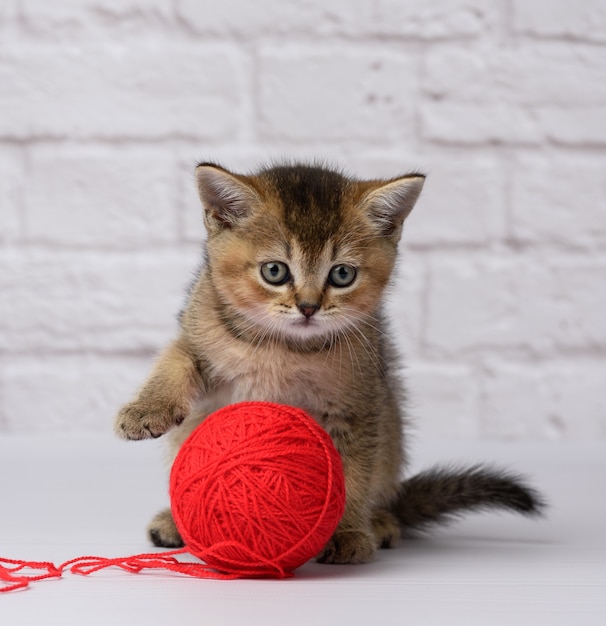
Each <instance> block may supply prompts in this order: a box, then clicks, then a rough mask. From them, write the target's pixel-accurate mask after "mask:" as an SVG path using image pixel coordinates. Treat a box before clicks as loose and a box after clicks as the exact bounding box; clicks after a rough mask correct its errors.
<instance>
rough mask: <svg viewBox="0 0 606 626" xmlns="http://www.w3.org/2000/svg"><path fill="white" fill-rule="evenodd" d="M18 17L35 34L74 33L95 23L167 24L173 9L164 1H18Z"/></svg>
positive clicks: (88, 30) (88, 28) (85, 29)
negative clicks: (48, 31)
mask: <svg viewBox="0 0 606 626" xmlns="http://www.w3.org/2000/svg"><path fill="white" fill-rule="evenodd" d="M21 14H22V15H23V18H24V19H25V20H26V22H27V23H28V26H30V27H33V28H34V29H35V30H37V31H39V30H42V29H44V28H45V27H46V28H49V29H50V28H52V29H53V30H55V31H56V29H57V28H65V27H69V28H70V29H71V30H72V31H74V32H75V31H76V29H77V30H78V31H79V32H82V31H83V30H84V31H87V32H90V29H91V26H92V25H95V23H96V25H103V24H105V23H107V24H111V25H112V26H114V27H116V26H118V25H119V24H120V22H124V21H130V22H134V21H136V20H137V19H138V20H141V21H143V22H144V23H147V24H149V20H151V19H153V18H162V19H164V20H167V21H168V20H169V19H170V18H171V16H172V14H173V9H172V7H171V3H169V2H166V1H165V0H61V2H55V3H53V4H52V5H51V4H49V3H48V2H45V0H21ZM145 20H147V21H145Z"/></svg>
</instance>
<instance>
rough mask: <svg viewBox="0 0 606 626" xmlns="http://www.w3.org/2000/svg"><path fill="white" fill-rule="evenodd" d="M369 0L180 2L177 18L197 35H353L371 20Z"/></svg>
mask: <svg viewBox="0 0 606 626" xmlns="http://www.w3.org/2000/svg"><path fill="white" fill-rule="evenodd" d="M372 8H373V3H372V2H371V1H370V0H350V1H345V0H341V1H339V2H331V3H327V2H323V0H302V1H301V2H297V3H292V2H282V1H281V0H259V1H257V2H254V3H251V2H241V0H224V1H223V2H218V3H214V4H212V6H210V5H209V4H208V3H204V2H198V1H196V0H180V1H179V3H178V15H179V16H180V17H181V19H182V20H183V21H184V22H185V23H186V24H187V25H188V26H190V28H192V29H193V30H194V31H195V32H196V33H199V34H212V35H234V34H235V35H238V36H240V37H247V36H248V37H260V36H263V35H276V34H280V35H282V34H310V33H313V34H332V33H355V32H357V31H359V30H364V29H365V28H366V27H367V25H368V24H369V23H370V20H371V18H372Z"/></svg>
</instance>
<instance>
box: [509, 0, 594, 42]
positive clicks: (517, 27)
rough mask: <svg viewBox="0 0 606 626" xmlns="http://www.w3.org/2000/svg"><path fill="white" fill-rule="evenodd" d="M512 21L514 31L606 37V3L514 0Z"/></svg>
mask: <svg viewBox="0 0 606 626" xmlns="http://www.w3.org/2000/svg"><path fill="white" fill-rule="evenodd" d="M512 22H513V30H514V32H515V33H518V34H523V35H529V36H532V37H549V38H555V37H559V38H567V39H569V38H573V39H577V40H580V41H593V42H597V43H603V42H605V41H606V6H605V5H604V2H603V1H602V0H584V2H580V3H578V4H573V3H571V2H569V1H568V0H551V2H549V3H545V2H542V1H541V0H513V3H512Z"/></svg>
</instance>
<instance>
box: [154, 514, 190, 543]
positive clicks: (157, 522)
mask: <svg viewBox="0 0 606 626" xmlns="http://www.w3.org/2000/svg"><path fill="white" fill-rule="evenodd" d="M147 533H148V535H149V538H150V539H151V542H152V543H153V544H154V545H155V546H158V547H159V548H180V547H182V546H183V539H181V535H180V534H179V531H178V530H177V527H176V526H175V521H174V520H173V516H172V513H171V512H170V509H165V510H164V511H160V513H158V514H157V515H156V516H155V517H154V518H153V519H152V521H151V522H150V523H149V526H148V527H147Z"/></svg>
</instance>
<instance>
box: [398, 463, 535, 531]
mask: <svg viewBox="0 0 606 626" xmlns="http://www.w3.org/2000/svg"><path fill="white" fill-rule="evenodd" d="M494 509H505V510H510V511H513V512H516V513H522V514H523V515H528V516H539V515H541V514H542V513H543V510H544V509H545V501H544V500H543V498H542V496H541V495H540V494H539V493H538V492H537V491H535V490H534V489H532V488H531V487H529V486H528V485H526V484H525V482H524V480H523V479H522V478H520V477H519V476H516V475H514V474H510V473H508V472H505V471H502V470H496V469H493V468H490V467H486V466H482V465H475V466H472V467H469V468H440V467H434V468H432V469H429V470H426V471H424V472H421V473H420V474H416V475H415V476H412V477H411V478H409V479H407V480H405V481H403V482H402V483H401V486H400V494H399V497H398V498H397V499H396V501H395V502H394V504H393V506H392V513H394V514H395V516H396V517H397V518H398V519H399V520H400V524H401V525H402V528H403V530H404V531H405V532H406V531H412V532H414V531H419V530H420V531H422V530H425V529H426V528H427V527H428V526H433V525H436V524H443V523H447V522H449V521H452V520H453V519H456V518H457V517H459V516H460V515H463V514H464V513H466V512H468V511H485V510H494Z"/></svg>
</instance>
